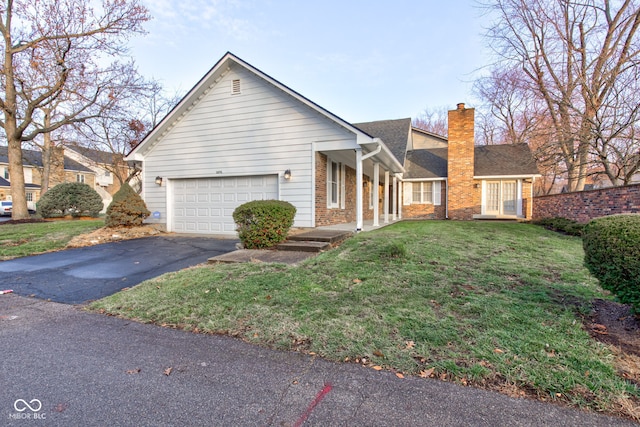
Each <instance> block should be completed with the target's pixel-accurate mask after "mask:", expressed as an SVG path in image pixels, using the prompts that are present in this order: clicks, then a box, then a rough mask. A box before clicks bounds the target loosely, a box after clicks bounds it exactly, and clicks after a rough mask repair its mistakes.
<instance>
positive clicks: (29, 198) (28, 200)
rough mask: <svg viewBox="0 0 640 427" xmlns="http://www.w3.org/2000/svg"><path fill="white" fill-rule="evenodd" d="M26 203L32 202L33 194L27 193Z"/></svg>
mask: <svg viewBox="0 0 640 427" xmlns="http://www.w3.org/2000/svg"><path fill="white" fill-rule="evenodd" d="M27 202H33V193H32V192H27Z"/></svg>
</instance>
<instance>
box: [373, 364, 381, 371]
mask: <svg viewBox="0 0 640 427" xmlns="http://www.w3.org/2000/svg"><path fill="white" fill-rule="evenodd" d="M372 368H373V369H374V370H376V371H381V370H382V366H380V365H375V366H372Z"/></svg>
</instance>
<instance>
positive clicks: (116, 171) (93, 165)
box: [64, 145, 129, 210]
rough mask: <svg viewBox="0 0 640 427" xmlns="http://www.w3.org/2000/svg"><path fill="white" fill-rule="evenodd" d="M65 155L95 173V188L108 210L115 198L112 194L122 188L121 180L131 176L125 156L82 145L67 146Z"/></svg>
mask: <svg viewBox="0 0 640 427" xmlns="http://www.w3.org/2000/svg"><path fill="white" fill-rule="evenodd" d="M64 155H65V156H66V157H69V158H70V159H72V160H75V161H76V162H78V163H80V164H81V165H83V166H85V167H87V168H89V169H91V170H92V171H93V172H94V173H95V185H94V186H93V188H94V189H95V190H96V192H97V193H98V194H99V195H100V197H102V202H103V204H104V209H105V210H106V208H107V207H108V206H109V204H110V203H111V201H112V200H113V197H112V196H113V195H114V194H116V192H117V191H118V190H119V189H120V185H121V184H120V182H121V180H122V181H124V180H126V179H127V177H128V176H129V166H128V165H127V163H126V162H125V161H124V156H123V155H122V154H119V153H112V152H108V151H101V150H96V149H94V148H88V147H83V146H80V145H72V146H66V147H65V148H64Z"/></svg>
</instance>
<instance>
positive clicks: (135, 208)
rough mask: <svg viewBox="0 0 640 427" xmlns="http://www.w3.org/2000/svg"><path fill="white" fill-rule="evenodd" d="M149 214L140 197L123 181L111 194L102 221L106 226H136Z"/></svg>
mask: <svg viewBox="0 0 640 427" xmlns="http://www.w3.org/2000/svg"><path fill="white" fill-rule="evenodd" d="M149 215H151V212H149V210H148V209H147V205H146V203H145V202H144V200H142V197H140V195H139V194H138V193H136V192H135V190H134V189H133V188H131V186H130V185H129V184H127V183H124V184H122V186H121V187H120V189H119V190H118V191H117V192H116V194H114V195H113V200H112V201H111V203H110V204H109V207H108V208H107V217H106V218H105V222H104V223H105V226H107V227H136V226H140V225H142V223H143V222H144V220H145V219H146V218H147V217H148V216H149Z"/></svg>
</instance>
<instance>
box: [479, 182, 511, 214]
mask: <svg viewBox="0 0 640 427" xmlns="http://www.w3.org/2000/svg"><path fill="white" fill-rule="evenodd" d="M485 189H486V191H487V194H486V197H485V209H484V213H485V215H494V216H501V215H509V216H515V215H517V214H518V183H517V182H516V181H487V182H486V186H485Z"/></svg>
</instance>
